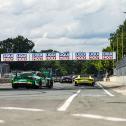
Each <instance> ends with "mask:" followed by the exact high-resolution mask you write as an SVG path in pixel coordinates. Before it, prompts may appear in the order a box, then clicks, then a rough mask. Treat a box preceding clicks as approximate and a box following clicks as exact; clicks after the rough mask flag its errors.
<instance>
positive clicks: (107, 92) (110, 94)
mask: <svg viewBox="0 0 126 126" xmlns="http://www.w3.org/2000/svg"><path fill="white" fill-rule="evenodd" d="M97 85H98V86H99V87H101V88H102V89H103V90H104V92H105V93H106V94H108V95H109V96H111V97H113V96H114V95H113V94H112V93H110V92H109V91H107V90H106V89H104V87H103V86H102V85H101V84H99V83H97Z"/></svg>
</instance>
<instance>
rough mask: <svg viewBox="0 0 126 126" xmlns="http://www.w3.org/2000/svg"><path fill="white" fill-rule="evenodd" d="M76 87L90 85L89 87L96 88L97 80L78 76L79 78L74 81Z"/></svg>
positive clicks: (87, 76)
mask: <svg viewBox="0 0 126 126" xmlns="http://www.w3.org/2000/svg"><path fill="white" fill-rule="evenodd" d="M74 82H75V86H78V85H82V84H84V85H88V86H94V85H95V80H94V78H92V77H91V76H89V75H78V76H77V78H75V80H74Z"/></svg>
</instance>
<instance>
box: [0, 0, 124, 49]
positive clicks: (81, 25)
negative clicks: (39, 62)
mask: <svg viewBox="0 0 126 126" xmlns="http://www.w3.org/2000/svg"><path fill="white" fill-rule="evenodd" d="M125 4H126V0H120V1H119V0H0V22H1V23H0V29H1V32H0V40H3V39H6V38H8V37H15V36H17V35H23V36H25V37H27V38H29V39H31V40H32V41H34V42H35V44H36V46H35V49H36V50H38V51H39V50H41V49H48V48H52V49H56V50H71V51H73V50H87V51H88V50H92V51H93V50H102V48H105V47H106V46H108V44H109V42H108V37H109V34H110V33H111V32H114V31H115V30H116V28H117V26H118V25H120V24H122V23H123V21H124V19H125V15H124V14H123V13H122V12H123V11H125ZM94 47H96V48H94Z"/></svg>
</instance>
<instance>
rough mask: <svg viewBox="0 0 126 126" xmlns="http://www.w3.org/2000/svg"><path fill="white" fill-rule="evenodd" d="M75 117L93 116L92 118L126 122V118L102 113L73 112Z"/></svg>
mask: <svg viewBox="0 0 126 126" xmlns="http://www.w3.org/2000/svg"><path fill="white" fill-rule="evenodd" d="M72 116H75V117H84V118H92V119H101V120H107V121H113V122H126V118H125V119H124V118H116V117H105V116H100V115H91V114H73V115H72Z"/></svg>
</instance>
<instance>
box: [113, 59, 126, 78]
mask: <svg viewBox="0 0 126 126" xmlns="http://www.w3.org/2000/svg"><path fill="white" fill-rule="evenodd" d="M114 75H116V76H126V57H124V58H123V59H122V60H121V61H119V62H118V63H117V64H116V68H115V69H114Z"/></svg>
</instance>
